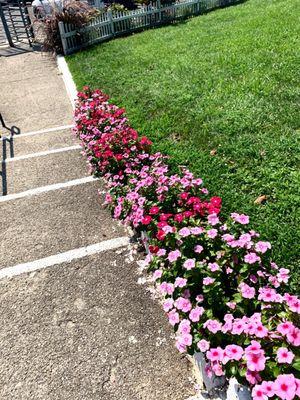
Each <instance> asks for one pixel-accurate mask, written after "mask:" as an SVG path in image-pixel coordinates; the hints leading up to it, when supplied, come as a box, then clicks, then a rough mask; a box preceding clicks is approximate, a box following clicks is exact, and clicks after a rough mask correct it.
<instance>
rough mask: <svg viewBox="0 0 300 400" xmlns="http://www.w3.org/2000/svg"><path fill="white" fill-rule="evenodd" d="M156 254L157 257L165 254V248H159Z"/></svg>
mask: <svg viewBox="0 0 300 400" xmlns="http://www.w3.org/2000/svg"><path fill="white" fill-rule="evenodd" d="M157 255H158V256H159V257H163V256H165V255H166V250H165V249H159V250H158V252H157Z"/></svg>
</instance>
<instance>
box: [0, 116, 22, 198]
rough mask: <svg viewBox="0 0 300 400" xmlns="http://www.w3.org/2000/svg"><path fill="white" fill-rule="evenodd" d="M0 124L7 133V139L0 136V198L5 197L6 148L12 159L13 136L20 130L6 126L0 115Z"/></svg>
mask: <svg viewBox="0 0 300 400" xmlns="http://www.w3.org/2000/svg"><path fill="white" fill-rule="evenodd" d="M0 124H1V126H2V128H4V129H5V130H7V131H8V132H9V137H7V136H3V137H2V136H1V134H0V140H1V143H2V160H1V171H0V175H1V178H2V196H6V195H7V173H6V158H7V148H8V146H9V154H10V158H13V157H14V135H19V134H20V133H21V130H20V128H18V127H17V126H14V125H12V126H11V127H8V126H6V124H5V122H4V119H3V117H2V115H1V114H0Z"/></svg>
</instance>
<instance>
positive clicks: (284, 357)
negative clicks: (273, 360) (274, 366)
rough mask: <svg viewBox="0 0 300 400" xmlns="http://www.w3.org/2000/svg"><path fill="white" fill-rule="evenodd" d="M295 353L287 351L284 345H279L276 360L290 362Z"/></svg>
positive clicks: (281, 362) (282, 362) (284, 362)
mask: <svg viewBox="0 0 300 400" xmlns="http://www.w3.org/2000/svg"><path fill="white" fill-rule="evenodd" d="M294 357H295V354H294V353H293V352H292V351H289V350H288V349H287V348H286V347H280V348H279V349H278V350H277V362H278V363H279V364H291V363H292V361H293V359H294Z"/></svg>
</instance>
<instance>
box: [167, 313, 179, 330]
mask: <svg viewBox="0 0 300 400" xmlns="http://www.w3.org/2000/svg"><path fill="white" fill-rule="evenodd" d="M168 318H169V322H170V324H171V325H172V326H174V325H176V324H178V322H179V314H178V312H176V310H172V311H170V312H169V313H168Z"/></svg>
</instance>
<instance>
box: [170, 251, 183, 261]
mask: <svg viewBox="0 0 300 400" xmlns="http://www.w3.org/2000/svg"><path fill="white" fill-rule="evenodd" d="M179 257H181V253H180V251H179V250H174V251H170V253H169V255H168V260H169V261H170V262H174V261H176V260H177V259H178V258H179Z"/></svg>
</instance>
